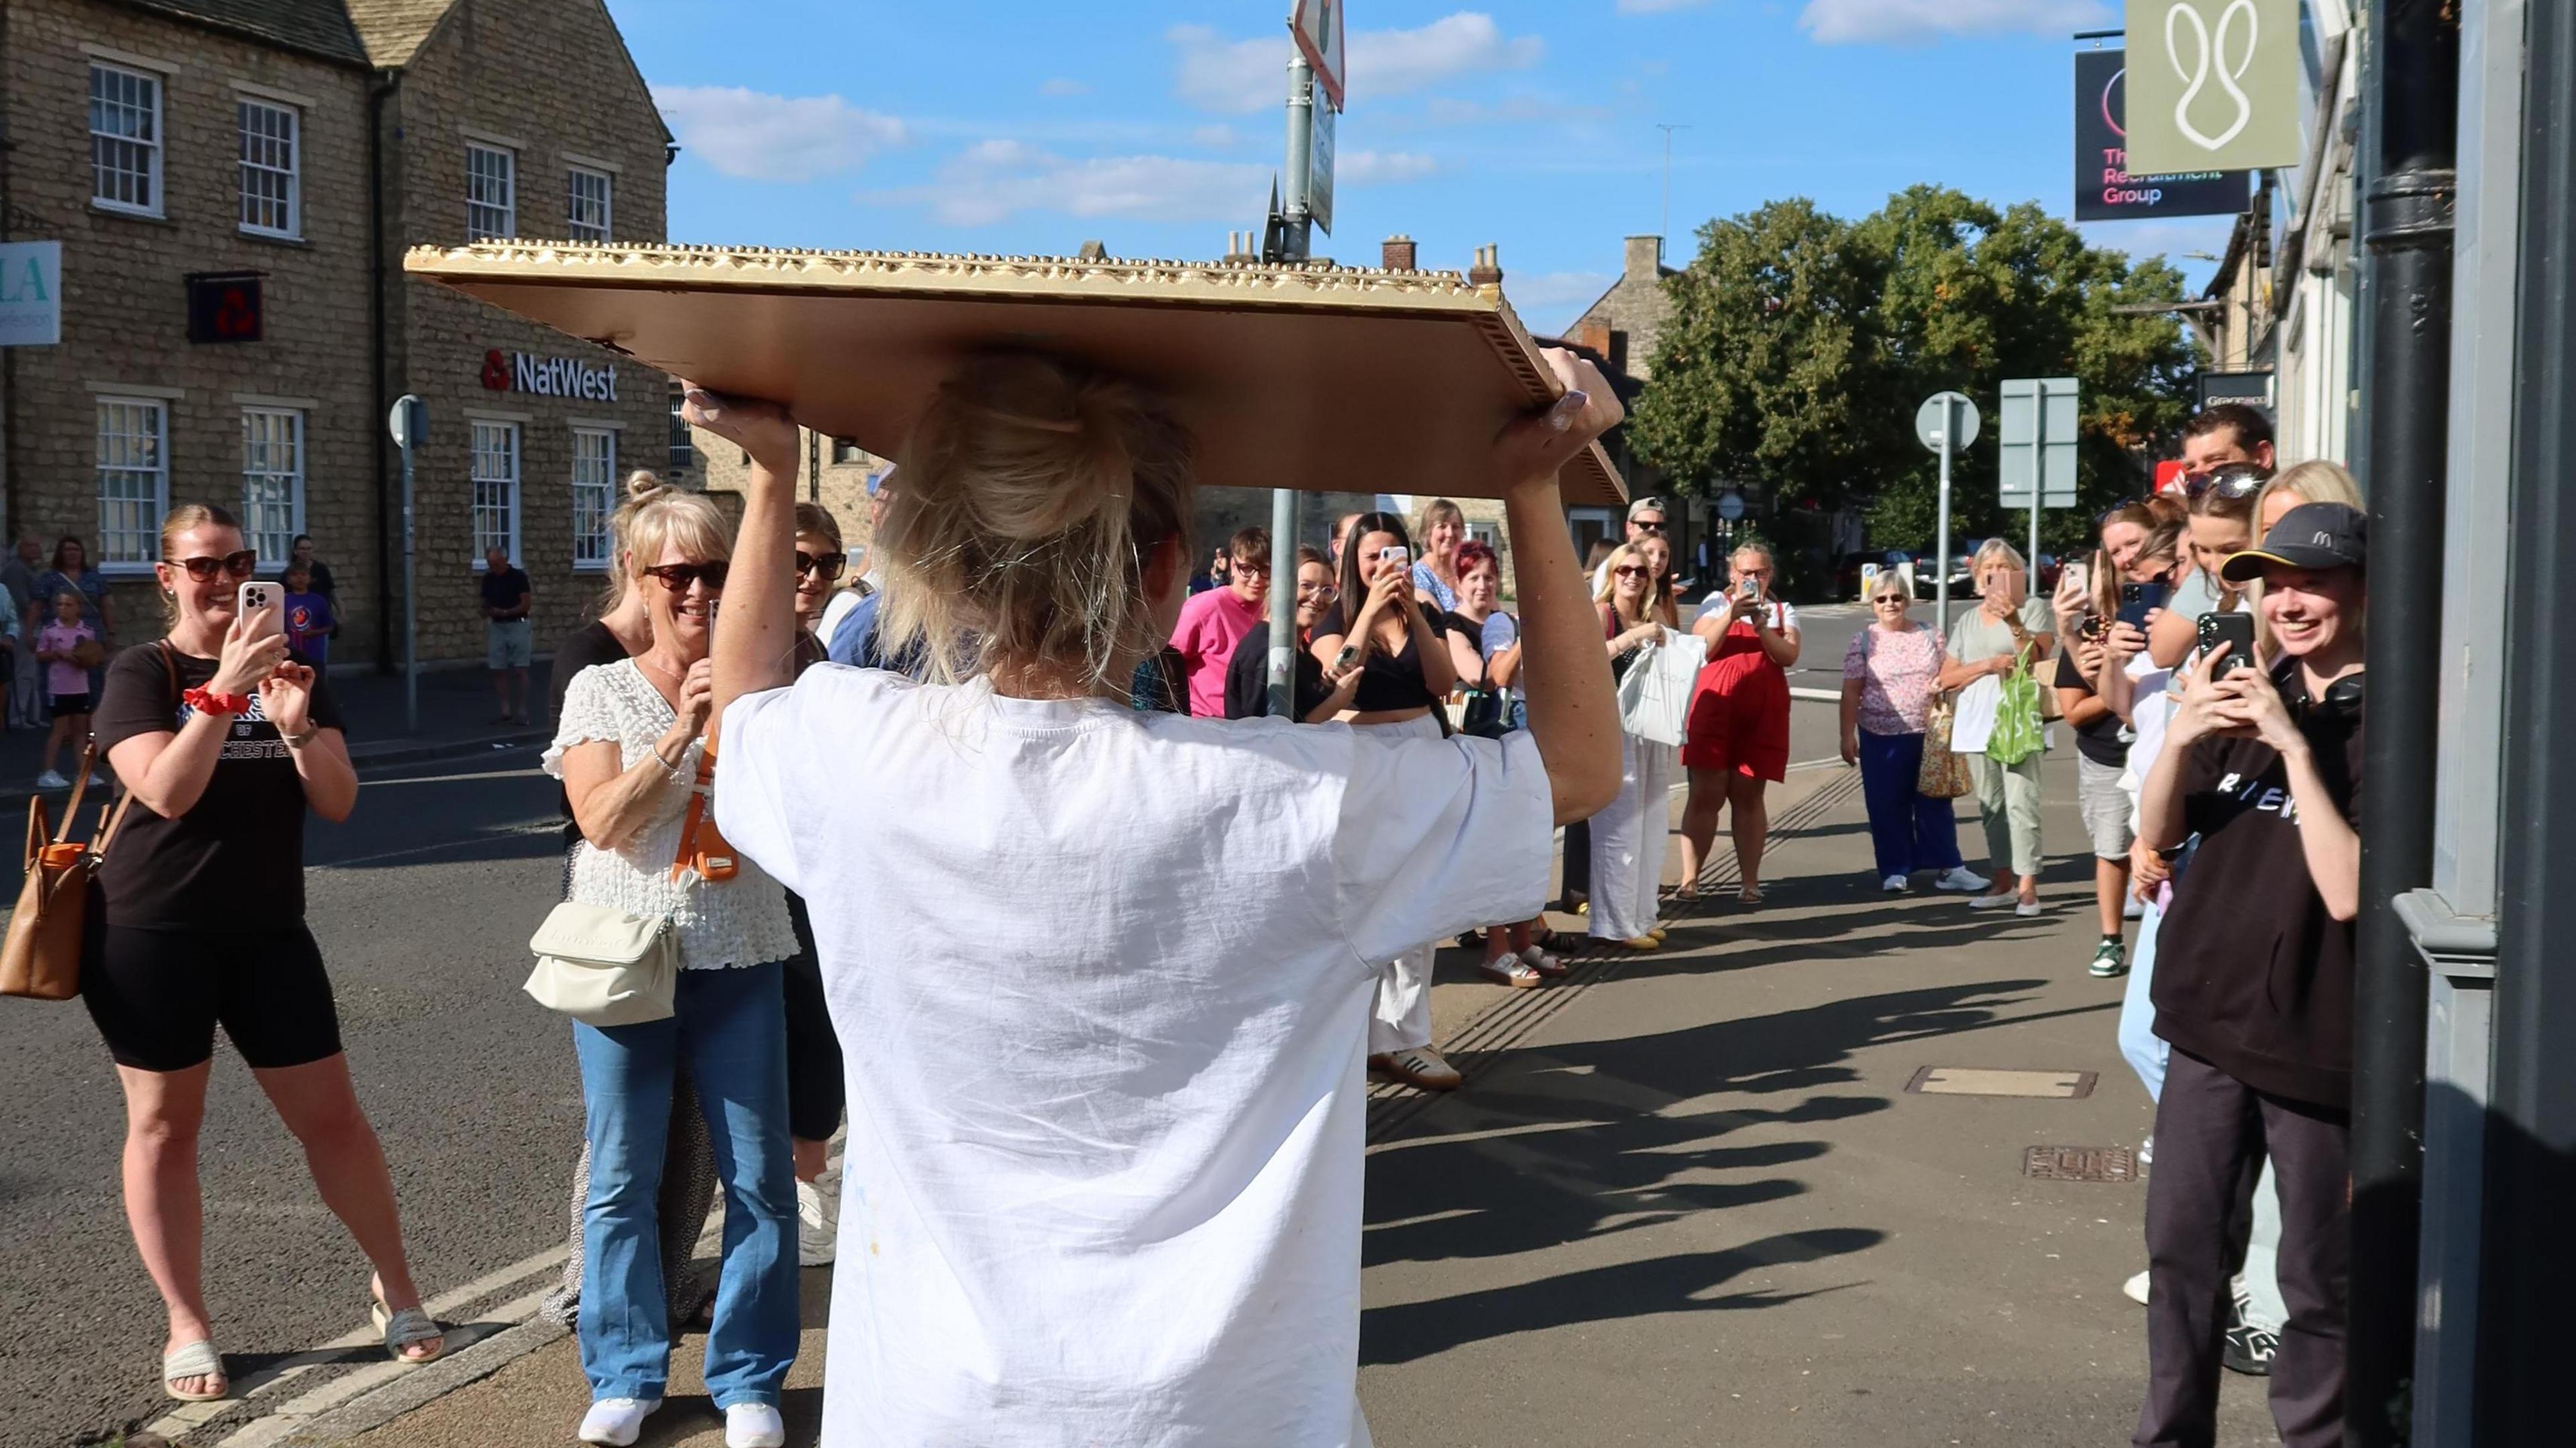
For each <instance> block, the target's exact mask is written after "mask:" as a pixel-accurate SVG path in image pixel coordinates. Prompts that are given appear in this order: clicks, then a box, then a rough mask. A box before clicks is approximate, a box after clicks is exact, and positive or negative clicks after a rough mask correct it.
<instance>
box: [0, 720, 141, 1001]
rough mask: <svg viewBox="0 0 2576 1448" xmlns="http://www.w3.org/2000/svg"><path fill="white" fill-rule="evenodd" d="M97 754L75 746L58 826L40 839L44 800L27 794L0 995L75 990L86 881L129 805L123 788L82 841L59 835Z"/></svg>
mask: <svg viewBox="0 0 2576 1448" xmlns="http://www.w3.org/2000/svg"><path fill="white" fill-rule="evenodd" d="M97 761H98V745H97V744H96V743H95V742H93V743H89V744H85V745H83V746H81V756H80V772H79V773H78V774H76V775H74V776H73V783H72V797H71V802H70V803H69V804H67V805H65V806H64V807H63V822H62V825H61V827H60V828H58V829H56V830H55V831H54V835H53V838H52V839H51V840H47V839H46V838H45V801H44V799H43V798H42V797H41V796H40V797H38V798H35V799H31V800H29V801H27V879H26V882H25V883H24V884H23V885H21V886H20V887H19V890H18V909H17V913H15V914H13V915H11V916H10V917H9V934H8V936H7V939H6V940H5V941H4V942H0V995H9V996H24V997H26V998H28V999H30V1000H40V1001H67V1000H70V999H71V998H72V997H74V996H76V995H79V994H80V973H81V953H82V946H83V942H84V941H85V940H86V938H87V933H88V928H89V921H90V891H91V888H92V882H93V881H94V880H95V879H96V878H97V875H98V867H99V862H100V861H102V860H104V859H105V858H106V857H107V847H108V845H109V843H110V842H111V841H113V840H114V839H115V838H116V829H117V826H119V825H121V824H123V823H124V822H125V812H126V811H127V810H128V809H130V808H132V807H133V805H134V796H133V795H132V794H131V793H129V794H127V795H126V796H125V798H123V799H121V800H119V801H117V804H116V808H115V809H114V810H113V811H110V810H108V809H107V808H105V807H101V808H100V810H99V828H98V834H97V836H96V837H95V838H94V839H92V840H91V841H90V842H89V843H88V844H81V843H79V842H77V841H74V840H71V839H69V838H67V837H68V836H69V835H70V833H71V829H72V822H73V820H74V819H75V818H76V817H78V815H79V814H80V807H81V795H82V794H83V793H84V792H86V791H87V790H88V788H89V772H90V767H91V766H92V765H93V764H95V763H97Z"/></svg>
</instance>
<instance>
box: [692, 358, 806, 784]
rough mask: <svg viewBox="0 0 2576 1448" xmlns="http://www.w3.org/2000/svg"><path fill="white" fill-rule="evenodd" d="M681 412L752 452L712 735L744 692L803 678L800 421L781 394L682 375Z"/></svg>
mask: <svg viewBox="0 0 2576 1448" xmlns="http://www.w3.org/2000/svg"><path fill="white" fill-rule="evenodd" d="M681 386H682V387H683V388H685V389H686V390H687V398H688V400H687V403H686V404H685V406H684V407H683V409H682V416H683V417H684V418H685V419H686V420H687V421H688V422H689V423H690V424H691V425H693V426H697V427H703V428H705V429H706V430H707V431H709V432H712V433H714V434H715V435H716V436H718V437H721V438H723V439H725V440H726V441H728V442H731V443H733V444H734V445H736V446H738V447H740V448H741V449H742V450H743V451H745V452H747V453H749V454H751V480H750V482H749V483H748V484H747V485H746V486H745V487H744V490H743V508H742V528H741V531H740V532H738V533H737V534H735V536H734V541H733V566H732V569H731V571H730V572H729V574H728V575H727V578H726V581H725V595H724V606H723V608H722V609H720V610H718V613H717V617H718V619H719V620H720V622H719V623H718V624H717V626H716V636H715V644H714V647H713V650H712V654H711V656H712V657H713V658H714V659H715V676H716V677H715V704H714V707H713V709H712V710H711V711H710V712H709V720H708V726H707V728H708V733H709V734H710V735H713V734H714V733H715V731H716V727H717V725H718V724H720V723H721V722H722V721H723V719H724V714H725V710H726V709H727V708H728V707H730V706H731V705H732V703H733V701H734V700H736V699H739V698H741V697H742V696H743V695H745V694H757V693H759V692H761V691H762V690H764V689H783V688H785V687H787V686H788V685H789V684H791V683H794V682H795V681H796V448H797V441H796V422H795V419H793V418H791V417H789V416H788V415H787V409H785V408H783V407H780V406H779V405H778V404H777V403H774V402H756V401H747V400H744V399H741V398H734V397H717V396H715V395H714V394H712V393H709V392H706V391H704V390H702V389H700V388H699V387H697V386H696V385H695V384H693V383H682V384H681Z"/></svg>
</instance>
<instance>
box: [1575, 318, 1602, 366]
mask: <svg viewBox="0 0 2576 1448" xmlns="http://www.w3.org/2000/svg"><path fill="white" fill-rule="evenodd" d="M1567 340H1569V341H1571V342H1573V343H1574V345H1575V346H1577V347H1581V348H1584V349H1585V350H1587V351H1591V352H1596V353H1599V354H1600V356H1601V359H1602V360H1603V361H1605V362H1606V361H1608V360H1610V323H1609V321H1608V320H1607V319H1606V318H1602V317H1586V318H1584V319H1583V320H1582V321H1580V322H1577V323H1575V324H1574V335H1573V336H1572V337H1570V338H1568V339H1567Z"/></svg>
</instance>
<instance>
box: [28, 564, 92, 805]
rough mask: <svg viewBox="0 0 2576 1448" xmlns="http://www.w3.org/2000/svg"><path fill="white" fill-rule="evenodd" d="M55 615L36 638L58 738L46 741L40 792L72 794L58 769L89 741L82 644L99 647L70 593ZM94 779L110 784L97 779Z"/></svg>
mask: <svg viewBox="0 0 2576 1448" xmlns="http://www.w3.org/2000/svg"><path fill="white" fill-rule="evenodd" d="M53 613H54V616H53V617H52V618H51V619H49V620H47V621H46V624H45V627H44V629H43V630H42V631H41V632H39V633H38V634H37V635H36V662H37V663H40V664H43V665H44V666H45V692H46V693H47V694H49V695H51V696H52V697H51V699H50V701H49V702H50V703H51V704H52V705H53V710H54V732H52V733H51V734H48V735H46V736H45V772H44V773H42V774H39V775H37V776H36V787H37V788H38V789H69V788H70V787H71V781H70V780H68V779H65V778H64V777H63V776H62V773H61V772H60V771H58V770H57V769H55V768H54V765H55V763H56V761H57V760H59V759H60V758H61V756H62V752H63V746H64V745H65V744H71V745H74V746H78V745H79V744H80V743H81V742H82V741H85V740H87V739H88V738H89V709H90V698H89V666H88V665H87V664H85V663H83V662H81V660H80V657H79V655H80V646H81V645H82V644H84V643H91V644H95V643H96V642H97V641H98V630H96V629H94V628H92V627H90V626H89V623H88V621H87V620H85V619H83V618H82V617H81V596H80V595H79V594H78V593H75V592H73V591H72V590H70V589H68V588H66V589H64V590H62V591H61V592H59V593H57V594H55V595H54V597H53ZM74 767H78V761H77V760H75V761H74ZM90 779H91V781H92V782H93V783H98V784H105V783H106V782H107V781H106V780H104V779H101V778H99V777H98V776H97V775H95V774H93V775H91V776H90Z"/></svg>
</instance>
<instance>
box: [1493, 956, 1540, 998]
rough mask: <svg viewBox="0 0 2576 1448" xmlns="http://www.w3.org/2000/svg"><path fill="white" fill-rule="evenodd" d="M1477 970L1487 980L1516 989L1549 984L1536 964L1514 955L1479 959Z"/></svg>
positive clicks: (1533, 988)
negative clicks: (1496, 958)
mask: <svg viewBox="0 0 2576 1448" xmlns="http://www.w3.org/2000/svg"><path fill="white" fill-rule="evenodd" d="M1506 962H1508V964H1507V963H1506ZM1476 971H1477V973H1478V974H1480V975H1482V976H1484V977H1485V978H1486V979H1487V980H1490V981H1494V982H1496V983H1498V984H1501V985H1507V986H1510V987H1511V988H1512V989H1514V990H1536V989H1537V988H1538V987H1540V986H1543V985H1545V984H1547V977H1546V976H1543V975H1541V974H1539V973H1538V968H1537V967H1536V966H1533V965H1531V964H1530V963H1529V962H1528V961H1526V960H1523V959H1521V958H1520V957H1518V956H1514V955H1506V956H1504V957H1503V958H1502V959H1501V960H1480V961H1477V962H1476Z"/></svg>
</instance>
